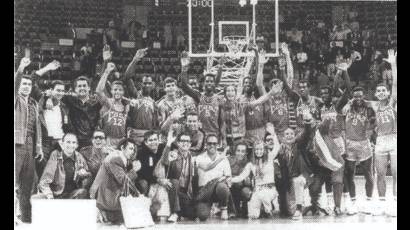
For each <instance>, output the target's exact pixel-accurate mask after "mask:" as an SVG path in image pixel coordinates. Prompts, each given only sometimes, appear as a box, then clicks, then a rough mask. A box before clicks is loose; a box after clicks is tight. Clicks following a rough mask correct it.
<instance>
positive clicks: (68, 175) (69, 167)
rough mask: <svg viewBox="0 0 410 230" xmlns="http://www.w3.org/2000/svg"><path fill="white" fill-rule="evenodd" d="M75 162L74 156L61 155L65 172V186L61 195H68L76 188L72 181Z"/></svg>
mask: <svg viewBox="0 0 410 230" xmlns="http://www.w3.org/2000/svg"><path fill="white" fill-rule="evenodd" d="M75 160H76V159H75V154H73V155H71V156H67V155H66V154H64V153H63V166H64V172H65V185H64V192H63V193H70V192H72V191H74V190H75V189H76V187H77V186H76V183H75V181H74V173H75Z"/></svg>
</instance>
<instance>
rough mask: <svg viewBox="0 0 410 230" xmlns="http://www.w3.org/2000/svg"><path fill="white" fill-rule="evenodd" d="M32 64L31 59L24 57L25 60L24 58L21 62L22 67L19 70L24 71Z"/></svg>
mask: <svg viewBox="0 0 410 230" xmlns="http://www.w3.org/2000/svg"><path fill="white" fill-rule="evenodd" d="M30 63H31V61H30V58H28V57H24V58H22V59H21V61H20V66H19V68H20V69H22V70H24V69H25V68H26V67H27V66H29V65H30Z"/></svg>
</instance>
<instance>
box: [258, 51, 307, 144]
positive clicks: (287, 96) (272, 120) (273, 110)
mask: <svg viewBox="0 0 410 230" xmlns="http://www.w3.org/2000/svg"><path fill="white" fill-rule="evenodd" d="M282 52H283V54H284V56H285V59H286V66H284V65H282V66H281V71H280V72H281V73H280V74H279V76H281V80H280V79H273V80H272V82H271V84H272V83H276V82H277V81H282V82H283V90H282V92H281V93H280V94H277V95H275V96H273V97H272V98H271V99H270V101H269V103H268V104H267V105H266V106H265V112H266V114H267V116H268V117H267V120H268V122H269V123H268V125H273V126H274V127H275V130H276V132H277V134H278V137H279V140H280V141H281V142H282V139H283V132H284V131H285V130H286V129H287V128H292V129H296V128H297V125H296V105H297V103H298V102H299V99H300V96H299V94H298V93H296V92H295V91H294V90H292V88H291V85H292V82H293V64H292V60H291V58H290V53H289V49H288V47H287V45H286V44H285V43H283V44H282ZM285 68H286V74H285ZM285 75H286V76H285Z"/></svg>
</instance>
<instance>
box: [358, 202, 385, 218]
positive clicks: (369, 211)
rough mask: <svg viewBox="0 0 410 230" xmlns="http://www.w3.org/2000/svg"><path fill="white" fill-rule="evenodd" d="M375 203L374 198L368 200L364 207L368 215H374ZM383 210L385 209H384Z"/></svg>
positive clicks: (363, 209)
mask: <svg viewBox="0 0 410 230" xmlns="http://www.w3.org/2000/svg"><path fill="white" fill-rule="evenodd" d="M375 209H376V207H375V205H374V202H373V200H366V201H365V202H364V206H363V207H362V212H363V213H364V214H367V215H372V214H373V212H375ZM382 211H383V210H382Z"/></svg>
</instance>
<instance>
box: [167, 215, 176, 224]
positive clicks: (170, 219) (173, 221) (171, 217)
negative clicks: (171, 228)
mask: <svg viewBox="0 0 410 230" xmlns="http://www.w3.org/2000/svg"><path fill="white" fill-rule="evenodd" d="M177 220H178V214H176V213H172V214H171V216H169V218H168V222H172V223H175V222H177Z"/></svg>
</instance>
